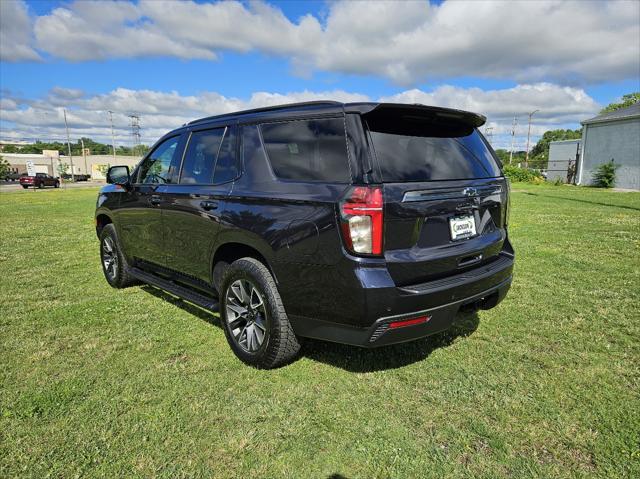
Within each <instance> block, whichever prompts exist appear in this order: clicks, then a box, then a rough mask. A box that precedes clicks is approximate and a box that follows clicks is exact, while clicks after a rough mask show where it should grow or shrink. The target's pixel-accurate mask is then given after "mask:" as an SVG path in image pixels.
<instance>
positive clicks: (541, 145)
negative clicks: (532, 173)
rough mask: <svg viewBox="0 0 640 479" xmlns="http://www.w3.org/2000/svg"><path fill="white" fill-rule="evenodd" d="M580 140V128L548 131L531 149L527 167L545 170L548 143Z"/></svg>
mask: <svg viewBox="0 0 640 479" xmlns="http://www.w3.org/2000/svg"><path fill="white" fill-rule="evenodd" d="M579 138H582V128H580V129H578V130H562V129H559V130H549V131H545V132H544V135H542V138H540V139H539V140H538V143H536V144H535V146H534V147H533V148H532V149H531V154H530V155H529V166H531V167H532V168H546V167H547V164H548V161H549V143H551V142H552V141H562V140H577V139H579Z"/></svg>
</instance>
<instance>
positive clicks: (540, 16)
mask: <svg viewBox="0 0 640 479" xmlns="http://www.w3.org/2000/svg"><path fill="white" fill-rule="evenodd" d="M3 4H4V2H3ZM327 8H328V12H327V15H326V18H323V19H321V18H318V17H315V16H313V15H306V16H304V17H302V18H300V19H298V20H297V21H295V22H292V21H290V20H289V19H288V18H287V17H286V16H285V15H284V14H283V13H282V11H281V10H280V9H278V8H276V7H274V6H271V5H269V4H266V3H262V2H250V3H248V4H245V3H240V2H237V1H228V2H221V3H215V4H201V3H195V2H191V1H185V2H166V1H159V0H154V1H151V0H141V1H140V2H139V3H138V4H133V3H126V2H117V3H106V2H89V1H78V2H75V3H72V4H70V5H68V6H64V7H60V8H56V9H55V10H53V11H52V12H51V13H50V14H49V15H44V16H41V17H38V18H37V20H36V22H35V33H36V37H37V41H38V47H39V48H40V49H41V50H42V51H46V52H48V53H50V54H52V55H54V56H56V57H60V58H64V59H67V60H72V61H85V60H93V59H108V58H114V57H118V58H135V57H147V56H173V57H178V58H185V59H193V58H197V59H211V60H213V59H216V58H217V57H218V54H219V52H221V51H225V50H231V51H236V52H247V51H252V50H255V51H260V52H263V53H267V54H272V55H278V56H283V57H286V58H289V59H290V60H291V61H292V64H293V66H294V70H295V71H297V72H309V71H313V70H326V71H335V72H343V73H355V74H372V75H380V76H384V77H386V78H389V79H390V80H392V81H394V82H396V83H399V84H406V85H409V84H415V83H417V82H419V81H422V80H426V79H430V80H433V79H442V78H450V77H473V76H475V77H484V78H500V79H504V78H510V79H515V80H517V81H519V82H522V83H531V82H537V81H545V80H547V81H555V82H561V83H575V82H604V81H612V80H616V79H624V78H636V77H638V75H640V2H636V1H615V2H614V1H611V2H594V1H577V2H560V1H556V0H549V1H529V2H503V1H486V2H480V1H446V2H444V3H443V4H442V5H431V4H430V3H429V2H385V1H378V2H348V1H343V2H335V3H330V4H329V5H328V7H327Z"/></svg>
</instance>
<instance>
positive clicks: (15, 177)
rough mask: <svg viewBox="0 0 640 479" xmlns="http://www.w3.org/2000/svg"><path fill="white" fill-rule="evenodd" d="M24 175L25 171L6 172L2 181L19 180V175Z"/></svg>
mask: <svg viewBox="0 0 640 479" xmlns="http://www.w3.org/2000/svg"><path fill="white" fill-rule="evenodd" d="M22 176H26V174H25V173H8V174H7V175H6V176H5V177H4V181H19V180H20V177H22Z"/></svg>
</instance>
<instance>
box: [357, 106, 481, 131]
mask: <svg viewBox="0 0 640 479" xmlns="http://www.w3.org/2000/svg"><path fill="white" fill-rule="evenodd" d="M390 111H393V112H395V113H397V114H399V115H402V116H407V117H411V116H415V117H422V118H429V119H432V120H438V119H440V120H445V121H446V120H456V121H460V122H462V123H465V124H467V125H469V126H473V127H476V128H479V127H481V126H482V125H484V124H485V122H486V121H487V117H485V116H483V115H479V114H477V113H472V112H470V111H464V110H455V109H453V108H442V107H439V106H429V105H422V104H420V103H413V104H407V103H379V104H378V105H376V106H375V107H374V108H373V109H371V110H370V111H369V112H367V113H365V115H372V116H375V115H376V113H383V112H384V113H389V112H390Z"/></svg>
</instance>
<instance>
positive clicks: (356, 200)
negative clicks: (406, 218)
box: [340, 186, 384, 255]
mask: <svg viewBox="0 0 640 479" xmlns="http://www.w3.org/2000/svg"><path fill="white" fill-rule="evenodd" d="M382 209H383V199H382V187H380V186H355V187H353V188H352V189H351V190H349V191H348V192H347V194H346V196H345V199H344V200H343V201H342V202H341V203H340V221H341V227H342V238H343V240H344V244H345V246H346V248H347V249H348V250H349V251H351V252H352V253H357V254H371V255H381V254H382V231H383V227H384V222H383V216H382Z"/></svg>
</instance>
